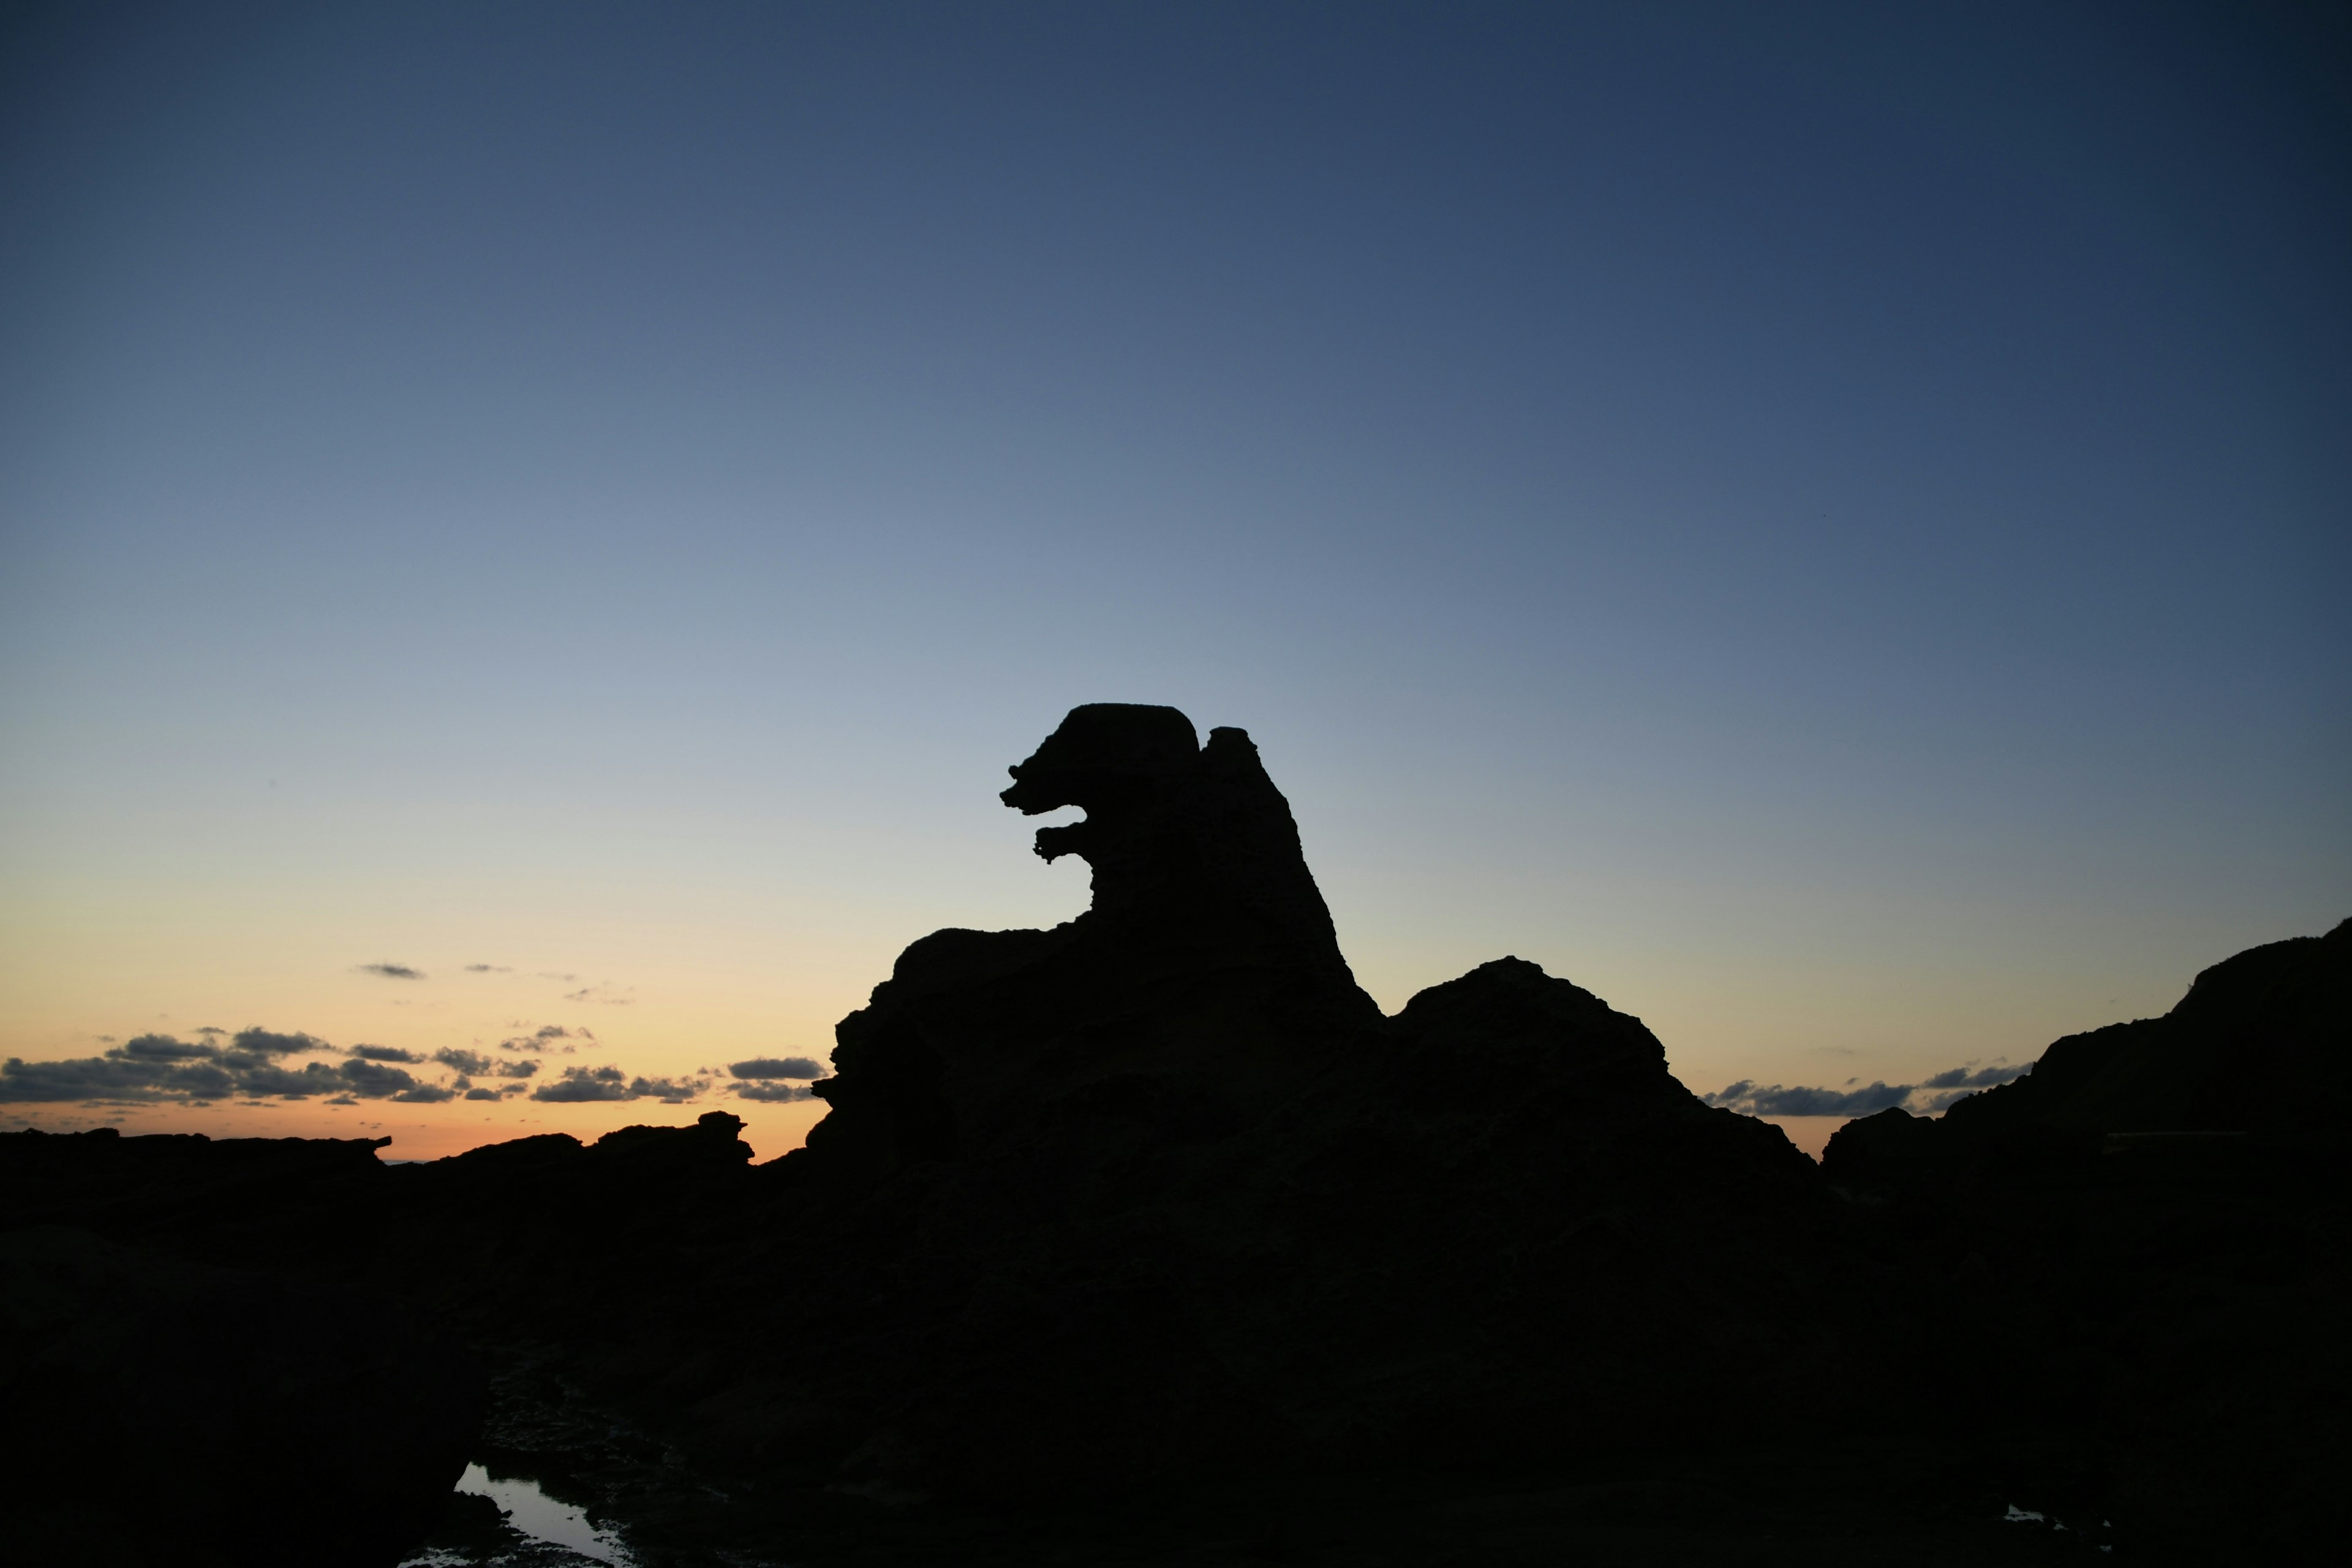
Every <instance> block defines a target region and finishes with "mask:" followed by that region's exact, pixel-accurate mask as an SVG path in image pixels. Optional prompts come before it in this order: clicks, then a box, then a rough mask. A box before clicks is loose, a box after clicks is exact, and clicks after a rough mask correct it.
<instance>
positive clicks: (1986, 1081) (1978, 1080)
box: [1919, 1062, 2033, 1089]
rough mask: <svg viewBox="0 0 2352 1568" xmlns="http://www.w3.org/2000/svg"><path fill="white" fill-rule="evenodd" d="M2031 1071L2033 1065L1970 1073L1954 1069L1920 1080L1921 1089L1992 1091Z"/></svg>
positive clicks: (1987, 1069) (2029, 1063) (1980, 1070)
mask: <svg viewBox="0 0 2352 1568" xmlns="http://www.w3.org/2000/svg"><path fill="white" fill-rule="evenodd" d="M2032 1070H2033V1064H2032V1063H2031V1062H2028V1063H2026V1064H2025V1065H2024V1066H2023V1067H1990V1068H1977V1070H1976V1071H1974V1072H1970V1071H1969V1069H1968V1068H1952V1069H1951V1071H1949V1072H1939V1073H1937V1075H1936V1076H1935V1077H1933V1078H1928V1079H1920V1080H1919V1087H1920V1088H1921V1089H1993V1088H1997V1087H1998V1086H2000V1085H2001V1084H2004V1083H2008V1082H2010V1081H2011V1079H2021V1078H2023V1077H2024V1076H2025V1075H2026V1074H2027V1073H2030V1072H2032Z"/></svg>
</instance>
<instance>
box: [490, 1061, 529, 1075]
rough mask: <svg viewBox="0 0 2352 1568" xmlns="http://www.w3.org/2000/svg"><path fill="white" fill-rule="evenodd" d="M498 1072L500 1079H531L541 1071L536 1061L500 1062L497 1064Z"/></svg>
mask: <svg viewBox="0 0 2352 1568" xmlns="http://www.w3.org/2000/svg"><path fill="white" fill-rule="evenodd" d="M496 1070H497V1072H498V1075H499V1077H500V1078H529V1077H530V1076H531V1075H532V1074H533V1073H535V1072H537V1071H538V1070H539V1063H538V1061H537V1060H535V1059H534V1060H531V1061H527V1062H499V1063H498V1064H497V1067H496Z"/></svg>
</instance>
